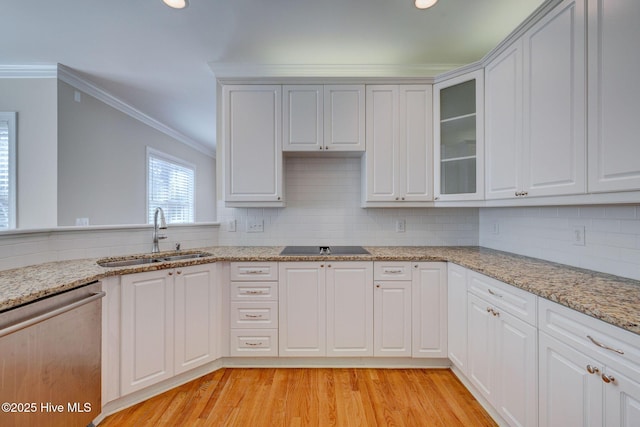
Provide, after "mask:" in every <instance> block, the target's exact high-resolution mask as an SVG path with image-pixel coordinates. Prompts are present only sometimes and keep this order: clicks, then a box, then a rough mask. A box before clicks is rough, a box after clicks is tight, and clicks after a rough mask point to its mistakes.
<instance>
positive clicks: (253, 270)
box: [244, 269, 265, 274]
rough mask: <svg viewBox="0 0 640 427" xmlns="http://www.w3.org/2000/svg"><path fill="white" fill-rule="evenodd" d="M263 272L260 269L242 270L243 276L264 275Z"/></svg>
mask: <svg viewBox="0 0 640 427" xmlns="http://www.w3.org/2000/svg"><path fill="white" fill-rule="evenodd" d="M264 272H265V271H264V270H261V269H252V270H244V273H245V274H264Z"/></svg>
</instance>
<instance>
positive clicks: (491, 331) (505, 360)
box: [466, 273, 538, 426]
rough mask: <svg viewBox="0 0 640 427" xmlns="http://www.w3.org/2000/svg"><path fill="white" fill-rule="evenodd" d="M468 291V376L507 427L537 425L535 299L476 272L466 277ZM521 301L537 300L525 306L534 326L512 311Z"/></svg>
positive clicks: (521, 315)
mask: <svg viewBox="0 0 640 427" xmlns="http://www.w3.org/2000/svg"><path fill="white" fill-rule="evenodd" d="M509 288H511V289H509ZM468 289H469V293H468V295H467V334H468V335H467V338H468V340H467V345H468V348H467V351H468V352H467V370H466V375H467V377H468V378H469V380H470V381H471V383H472V384H473V385H474V386H475V387H476V388H477V389H478V390H479V391H480V393H481V394H482V395H483V396H484V397H485V398H486V399H487V401H488V402H489V403H490V404H491V405H492V406H493V407H494V408H495V410H496V411H497V412H498V414H499V415H500V416H501V417H502V418H503V419H504V420H505V421H506V422H507V423H508V424H509V425H511V426H536V425H537V424H538V404H537V400H538V388H537V381H538V380H537V378H538V370H537V362H536V360H537V359H536V357H537V329H536V327H535V299H536V297H535V296H534V295H532V294H528V293H527V292H524V291H521V290H519V289H516V288H513V287H510V286H508V285H505V284H503V283H501V282H498V281H497V280H494V279H491V278H489V277H486V276H483V275H481V274H478V273H469V274H468ZM485 294H486V295H485ZM521 299H522V300H525V301H527V300H529V299H530V300H532V301H533V304H526V303H525V304H523V306H525V307H530V308H531V309H533V311H534V313H533V322H532V323H528V322H527V321H525V320H523V319H527V318H528V316H527V314H528V313H526V312H525V313H517V315H516V313H515V310H514V311H511V312H510V310H512V304H511V302H513V301H520V300H521ZM532 305H533V306H532Z"/></svg>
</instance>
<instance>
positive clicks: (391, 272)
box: [384, 268, 402, 274]
mask: <svg viewBox="0 0 640 427" xmlns="http://www.w3.org/2000/svg"><path fill="white" fill-rule="evenodd" d="M384 272H385V273H386V274H401V273H402V270H401V269H399V268H396V269H391V268H385V269H384Z"/></svg>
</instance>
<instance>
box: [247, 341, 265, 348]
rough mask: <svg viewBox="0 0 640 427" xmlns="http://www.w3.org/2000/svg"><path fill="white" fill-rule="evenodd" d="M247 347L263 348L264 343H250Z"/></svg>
mask: <svg viewBox="0 0 640 427" xmlns="http://www.w3.org/2000/svg"><path fill="white" fill-rule="evenodd" d="M247 345H248V346H249V347H262V343H261V342H248V343H247Z"/></svg>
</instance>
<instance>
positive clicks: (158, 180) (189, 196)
mask: <svg viewBox="0 0 640 427" xmlns="http://www.w3.org/2000/svg"><path fill="white" fill-rule="evenodd" d="M195 172H196V168H195V166H193V165H190V164H188V163H186V162H183V161H182V160H180V159H177V158H175V157H173V156H169V155H167V154H164V153H161V152H159V151H156V150H153V149H151V148H148V147H147V221H148V223H149V224H153V214H154V212H155V210H156V208H157V207H160V208H162V210H163V211H164V215H165V219H166V221H167V224H180V223H183V224H184V223H192V222H194V217H195V213H194V211H195V208H194V204H195V203H194V199H195V197H194V194H195V175H196V173H195Z"/></svg>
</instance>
